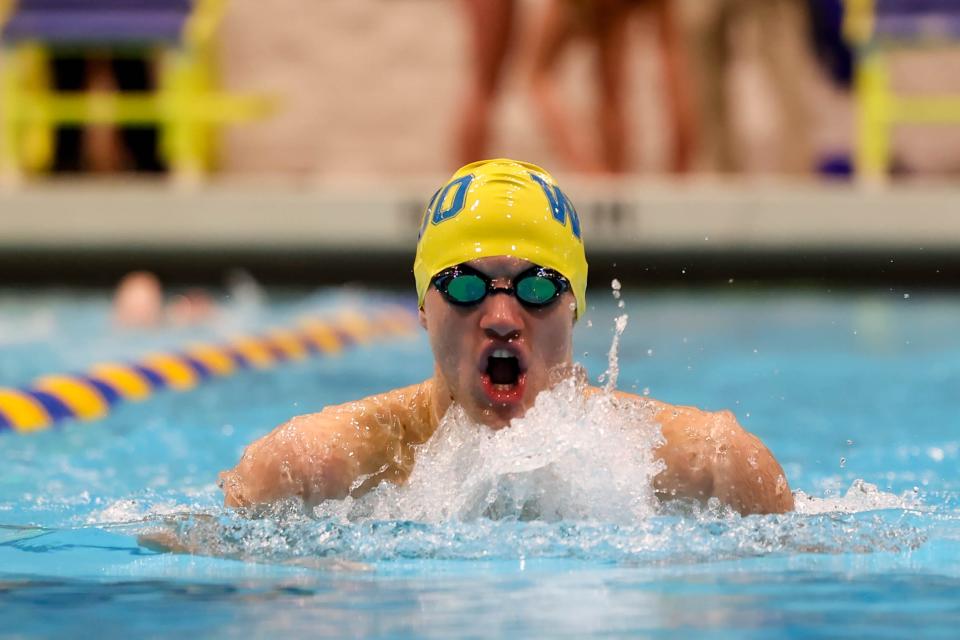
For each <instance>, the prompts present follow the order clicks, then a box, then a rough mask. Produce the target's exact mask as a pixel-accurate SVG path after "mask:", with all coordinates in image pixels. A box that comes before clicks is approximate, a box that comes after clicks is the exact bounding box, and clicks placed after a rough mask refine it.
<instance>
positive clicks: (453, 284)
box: [446, 273, 487, 304]
mask: <svg viewBox="0 0 960 640" xmlns="http://www.w3.org/2000/svg"><path fill="white" fill-rule="evenodd" d="M446 285H447V287H446V289H447V290H446V293H447V295H448V296H450V297H451V298H453V299H454V300H456V301H457V302H459V303H461V304H471V303H473V302H479V301H481V300H483V298H484V296H486V295H487V283H486V282H484V281H483V279H482V278H480V276H477V275H474V274H472V273H462V274H460V275H458V276H454V277H452V278H450V279H449V280H447V283H446Z"/></svg>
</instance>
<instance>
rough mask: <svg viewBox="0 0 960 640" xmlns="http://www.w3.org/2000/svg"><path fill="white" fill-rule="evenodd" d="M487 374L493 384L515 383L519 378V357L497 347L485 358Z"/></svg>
mask: <svg viewBox="0 0 960 640" xmlns="http://www.w3.org/2000/svg"><path fill="white" fill-rule="evenodd" d="M487 375H488V376H490V382H491V383H492V384H495V385H515V384H517V381H518V380H519V379H520V359H519V358H517V356H515V355H514V354H512V353H511V352H510V351H509V350H507V349H497V350H496V351H494V352H493V353H492V354H491V355H490V356H489V357H488V358H487Z"/></svg>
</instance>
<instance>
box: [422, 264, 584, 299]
mask: <svg viewBox="0 0 960 640" xmlns="http://www.w3.org/2000/svg"><path fill="white" fill-rule="evenodd" d="M431 283H432V284H433V286H434V287H436V288H437V291H439V292H440V295H442V296H443V297H444V299H445V300H446V301H447V302H449V303H450V304H454V305H457V306H461V307H470V306H473V305H476V304H480V302H481V301H483V299H484V298H486V297H487V296H488V295H492V294H494V293H501V292H502V293H506V294H509V295H513V296H515V297H516V298H517V300H519V301H520V304H522V305H524V306H525V307H529V308H532V309H539V308H542V307H545V306H547V305H549V304H551V303H552V302H553V301H554V300H556V299H557V298H559V297H560V294H562V293H563V292H564V291H568V290H569V289H570V282H569V281H568V280H567V279H566V278H564V277H563V276H562V275H560V274H559V273H557V272H556V271H553V270H552V269H546V268H544V267H540V266H536V265H534V266H532V267H530V268H529V269H527V270H526V271H523V272H521V273H519V274H517V276H515V277H514V278H513V286H511V287H495V286H494V285H493V278H491V277H490V276H488V275H487V274H485V273H481V272H480V271H477V270H476V269H473V268H471V267H468V266H467V265H465V264H459V265H456V266H453V267H450V268H448V269H444V270H443V271H441V272H440V273H438V274H437V275H435V276H434V277H433V279H432V280H431Z"/></svg>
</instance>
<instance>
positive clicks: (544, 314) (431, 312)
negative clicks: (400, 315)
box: [420, 256, 575, 428]
mask: <svg viewBox="0 0 960 640" xmlns="http://www.w3.org/2000/svg"><path fill="white" fill-rule="evenodd" d="M467 264H468V265H469V266H471V267H473V268H474V269H477V270H478V271H480V272H482V273H484V274H486V275H487V276H489V277H490V278H492V279H493V280H494V285H495V286H496V287H503V288H506V287H509V286H511V284H512V280H513V277H514V276H516V275H518V274H520V273H523V271H525V270H527V269H529V268H530V267H531V266H533V265H532V263H530V262H528V261H526V260H520V259H518V258H510V257H506V256H498V257H492V258H481V259H478V260H473V261H471V262H468V263H467ZM574 304H575V303H574V297H573V294H571V293H570V292H569V291H567V292H565V293H563V294H562V295H561V296H560V297H559V298H558V299H557V300H556V301H554V302H553V303H551V304H549V305H548V306H546V307H543V308H539V309H531V308H529V307H525V306H523V305H522V304H520V302H519V301H518V300H517V299H516V297H514V296H512V295H508V294H505V293H494V294H492V295H487V297H486V298H484V299H483V300H481V301H480V302H479V303H478V304H476V305H473V306H468V307H462V306H456V305H453V304H450V303H449V302H447V301H446V300H444V298H443V296H442V295H441V294H440V292H439V291H437V290H436V288H435V287H433V286H431V287H430V288H429V290H428V291H427V294H426V297H425V298H424V301H423V309H422V310H421V311H420V323H421V324H422V325H423V327H424V328H425V329H426V330H427V333H428V334H429V336H430V346H431V348H432V349H433V355H434V359H435V361H436V372H437V376H438V377H439V378H440V381H441V382H443V383H445V384H446V386H447V388H448V390H449V392H450V394H451V396H452V398H453V400H454V401H455V402H457V403H459V404H460V405H462V406H463V408H464V409H465V410H466V412H467V414H468V415H469V416H470V417H471V418H473V419H474V420H476V421H478V422H482V423H484V424H486V425H489V426H491V427H494V428H501V427H504V426H506V425H507V424H508V423H509V422H510V420H511V419H512V418H516V417H519V416H522V415H523V414H524V413H525V412H526V411H527V409H529V408H530V407H531V406H533V401H534V399H536V397H537V394H539V393H540V392H541V391H543V390H544V389H546V388H547V387H548V386H549V382H550V371H551V369H553V368H554V367H557V366H558V365H568V364H570V362H571V358H572V354H573V321H574Z"/></svg>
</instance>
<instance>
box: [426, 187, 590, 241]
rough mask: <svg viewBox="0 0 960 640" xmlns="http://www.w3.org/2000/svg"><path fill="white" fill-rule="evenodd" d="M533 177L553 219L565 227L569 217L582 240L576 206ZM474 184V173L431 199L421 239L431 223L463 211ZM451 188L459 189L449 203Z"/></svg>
mask: <svg viewBox="0 0 960 640" xmlns="http://www.w3.org/2000/svg"><path fill="white" fill-rule="evenodd" d="M530 177H531V178H532V179H533V181H534V182H536V183H537V184H538V185H540V188H541V189H542V190H543V195H545V196H546V198H547V202H548V203H549V204H550V211H551V212H552V213H553V219H554V220H556V221H557V222H559V223H560V224H562V225H564V226H566V224H567V217H568V216H569V218H570V230H571V231H573V235H574V237H576V238H577V239H580V216H578V215H577V210H576V209H575V208H574V206H573V203H572V202H570V198H568V197H567V195H566V194H565V193H564V192H563V191H561V190H560V187H558V186H556V185H551V184H550V183H548V182H547V181H546V180H544V179H543V178H541V177H540V176H538V175H537V174H535V173H530ZM471 182H473V174H469V175H465V176H462V177H460V178H457V179H456V180H452V181H451V182H449V183H448V184H447V185H446V186H444V187H443V188H442V189H440V190H438V191H437V192H436V193H434V194H433V197H432V198H430V203H429V204H428V205H427V210H426V212H424V215H423V222H422V223H421V225H420V233H419V235H418V239H419V238H420V237H422V236H423V232H424V231H425V230H426V228H427V223H428V222H432V223H433V224H440V223H441V222H443V221H444V220H449V219H450V218H453V217H455V216H456V215H457V214H458V213H460V212H461V211H463V207H464V205H465V204H466V202H467V190H468V189H469V188H470V183H471ZM452 189H456V191H455V192H454V193H453V198H452V199H450V200H451V201H450V202H449V203H448V202H447V200H448V199H449V198H448V196H449V195H450V191H451V190H452Z"/></svg>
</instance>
